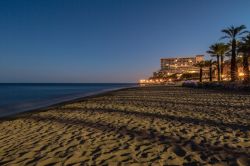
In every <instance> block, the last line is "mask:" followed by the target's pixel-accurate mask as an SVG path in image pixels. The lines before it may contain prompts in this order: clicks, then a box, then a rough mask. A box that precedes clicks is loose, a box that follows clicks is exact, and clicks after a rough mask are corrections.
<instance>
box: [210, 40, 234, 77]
mask: <svg viewBox="0 0 250 166" xmlns="http://www.w3.org/2000/svg"><path fill="white" fill-rule="evenodd" d="M228 49H229V47H228V45H226V44H224V43H215V44H213V45H211V46H210V47H209V50H208V51H207V53H208V54H210V55H211V56H212V57H216V58H217V70H218V81H221V73H222V71H223V66H222V65H223V61H224V56H225V53H226V52H227V51H228Z"/></svg>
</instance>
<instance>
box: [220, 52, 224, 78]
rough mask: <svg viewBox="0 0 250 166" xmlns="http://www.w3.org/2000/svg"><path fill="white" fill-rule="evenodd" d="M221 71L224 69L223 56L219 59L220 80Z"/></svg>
mask: <svg viewBox="0 0 250 166" xmlns="http://www.w3.org/2000/svg"><path fill="white" fill-rule="evenodd" d="M223 69H224V56H221V57H220V72H221V80H223V79H222V75H223Z"/></svg>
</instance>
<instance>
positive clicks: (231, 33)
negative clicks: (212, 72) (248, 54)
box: [222, 25, 248, 81]
mask: <svg viewBox="0 0 250 166" xmlns="http://www.w3.org/2000/svg"><path fill="white" fill-rule="evenodd" d="M245 29H246V26H245V25H241V26H238V27H234V26H231V27H228V28H226V29H223V30H222V32H223V33H224V34H225V36H223V37H222V39H225V38H228V39H229V40H231V43H232V44H231V81H235V80H236V79H237V76H238V74H237V64H236V42H237V38H238V37H240V36H241V35H243V34H245V33H247V32H248V31H245Z"/></svg>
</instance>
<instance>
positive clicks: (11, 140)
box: [0, 86, 250, 165]
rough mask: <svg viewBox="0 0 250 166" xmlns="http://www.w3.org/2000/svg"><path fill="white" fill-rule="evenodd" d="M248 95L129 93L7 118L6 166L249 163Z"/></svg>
mask: <svg viewBox="0 0 250 166" xmlns="http://www.w3.org/2000/svg"><path fill="white" fill-rule="evenodd" d="M249 107H250V94H249V93H244V92H240V93H239V92H227V91H226V92H225V91H218V90H217V91H216V90H203V89H192V88H191V89H190V88H184V87H179V86H177V87H176V86H150V87H138V88H129V89H124V90H119V91H113V92H109V93H106V94H103V95H99V96H93V97H89V98H85V99H83V100H82V101H78V102H74V103H70V104H65V105H61V106H58V107H54V108H48V109H47V110H43V111H40V112H39V111H38V112H32V113H23V114H20V115H17V116H15V117H12V118H9V119H6V120H1V122H0V144H1V148H0V151H1V155H0V156H1V157H0V161H1V162H0V164H1V165H34V163H39V164H38V165H80V163H85V164H86V165H106V164H108V165H113V164H115V165H120V164H121V165H133V164H137V165H138V164H139V165H148V164H153V165H185V164H187V165H188V164H192V165H207V164H210V165H248V164H249V160H248V159H249V157H250V155H249V154H250V151H249V150H250V148H249V146H250V139H249V138H250V132H249V127H250V119H249V117H250V116H249V115H250V110H249Z"/></svg>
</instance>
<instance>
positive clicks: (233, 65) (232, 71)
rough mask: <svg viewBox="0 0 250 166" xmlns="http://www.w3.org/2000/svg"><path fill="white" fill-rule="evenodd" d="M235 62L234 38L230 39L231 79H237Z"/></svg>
mask: <svg viewBox="0 0 250 166" xmlns="http://www.w3.org/2000/svg"><path fill="white" fill-rule="evenodd" d="M236 69H237V64H236V40H235V39H233V41H232V58H231V81H236V79H237V70H236Z"/></svg>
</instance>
